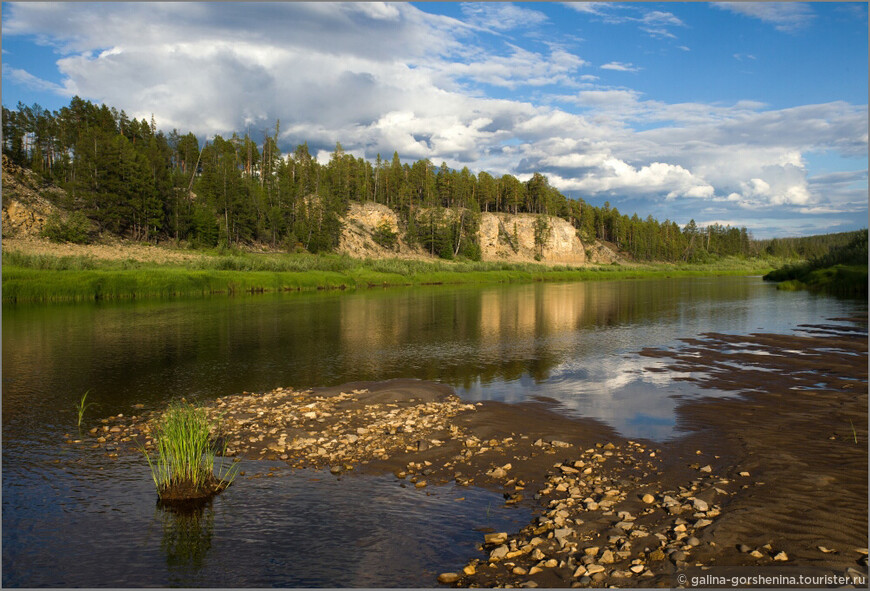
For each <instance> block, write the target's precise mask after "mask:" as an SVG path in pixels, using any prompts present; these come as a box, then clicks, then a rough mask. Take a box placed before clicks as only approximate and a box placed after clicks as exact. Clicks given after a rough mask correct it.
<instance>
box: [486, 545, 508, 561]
mask: <svg viewBox="0 0 870 591" xmlns="http://www.w3.org/2000/svg"><path fill="white" fill-rule="evenodd" d="M507 553H508V547H507V546H499V547H498V548H496V549H495V550H493V551H492V552H490V553H489V561H490V562H498V561H499V560H502V559H504V557H505V556H507Z"/></svg>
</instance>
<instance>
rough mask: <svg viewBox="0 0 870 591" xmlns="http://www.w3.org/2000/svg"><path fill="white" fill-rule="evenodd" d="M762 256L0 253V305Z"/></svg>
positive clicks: (578, 277)
mask: <svg viewBox="0 0 870 591" xmlns="http://www.w3.org/2000/svg"><path fill="white" fill-rule="evenodd" d="M773 266H774V265H773V263H772V261H769V260H764V259H739V258H730V259H722V260H719V261H717V262H715V263H708V264H703V265H702V264H677V265H674V264H664V263H660V264H649V263H648V264H633V265H630V266H629V265H625V266H622V265H599V266H589V267H584V268H570V267H567V266H565V265H555V266H548V265H545V264H538V263H507V262H473V261H458V262H447V261H420V260H407V259H354V258H351V257H349V256H346V255H337V254H326V255H310V254H252V253H230V254H226V253H223V254H213V255H201V256H199V257H198V258H196V259H194V260H193V261H190V262H188V263H186V264H179V263H174V264H160V265H159V264H155V263H142V262H137V261H129V260H117V261H106V260H96V259H93V258H90V257H69V256H68V257H52V256H47V255H26V254H21V253H17V252H12V253H6V252H4V253H3V301H4V302H61V301H95V300H115V299H141V298H171V297H179V296H205V295H210V294H243V293H259V292H278V291H311V290H318V289H365V288H369V287H381V286H412V285H438V284H451V285H455V284H492V283H528V282H535V281H595V280H607V279H642V278H655V277H690V276H709V275H748V274H763V273H764V272H766V271H769V270H770V269H772V268H773Z"/></svg>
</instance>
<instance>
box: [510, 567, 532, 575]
mask: <svg viewBox="0 0 870 591" xmlns="http://www.w3.org/2000/svg"><path fill="white" fill-rule="evenodd" d="M511 572H512V573H513V574H515V575H521V576H522V575H527V574H528V573H529V571H527V570H526V569H524V568H523V567H521V566H515V567H514V568H513V570H511Z"/></svg>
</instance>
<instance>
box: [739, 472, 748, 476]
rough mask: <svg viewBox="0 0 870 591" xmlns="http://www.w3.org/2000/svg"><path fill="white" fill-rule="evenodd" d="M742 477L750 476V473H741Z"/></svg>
mask: <svg viewBox="0 0 870 591" xmlns="http://www.w3.org/2000/svg"><path fill="white" fill-rule="evenodd" d="M740 476H744V477H746V476H749V472H741V473H740Z"/></svg>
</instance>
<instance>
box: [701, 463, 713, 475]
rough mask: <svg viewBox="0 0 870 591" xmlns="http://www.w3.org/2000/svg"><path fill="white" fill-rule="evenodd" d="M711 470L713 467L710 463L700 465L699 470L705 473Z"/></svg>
mask: <svg viewBox="0 0 870 591" xmlns="http://www.w3.org/2000/svg"><path fill="white" fill-rule="evenodd" d="M712 471H713V467H712V466H711V465H710V464H707V465H706V466H702V467H701V472H706V473H707V474H709V473H710V472H712Z"/></svg>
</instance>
